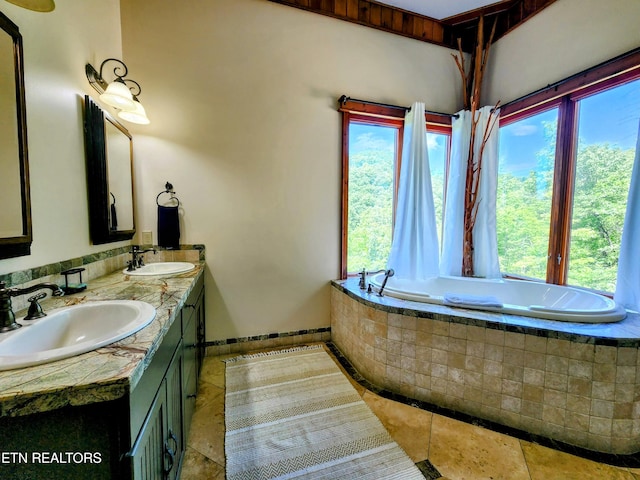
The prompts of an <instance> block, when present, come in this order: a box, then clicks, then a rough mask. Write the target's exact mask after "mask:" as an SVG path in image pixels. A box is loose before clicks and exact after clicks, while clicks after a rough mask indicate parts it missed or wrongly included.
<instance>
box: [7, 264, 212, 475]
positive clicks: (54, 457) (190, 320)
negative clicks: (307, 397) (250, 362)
mask: <svg viewBox="0 0 640 480" xmlns="http://www.w3.org/2000/svg"><path fill="white" fill-rule="evenodd" d="M203 287H204V277H203V272H202V265H198V266H197V267H196V269H194V270H192V271H191V272H188V273H184V274H181V275H177V276H171V277H166V276H158V277H133V276H129V275H124V274H122V273H121V272H119V271H118V272H114V273H112V274H109V275H106V276H104V277H101V278H99V279H96V280H94V281H93V282H92V283H91V285H90V287H89V289H88V290H86V291H85V292H82V293H81V294H76V295H73V296H68V297H61V298H56V299H50V300H49V301H48V303H47V309H51V308H55V307H59V306H63V305H65V304H66V305H68V304H72V303H74V302H87V301H99V300H113V299H130V300H133V299H135V300H143V301H145V302H148V303H150V304H151V305H153V306H154V307H155V308H156V317H155V319H154V320H153V321H152V322H151V324H149V325H148V326H147V327H145V328H144V329H142V330H140V331H139V332H137V333H135V334H133V335H131V336H130V337H127V338H125V339H124V340H122V341H120V342H117V343H115V344H112V345H108V346H106V347H102V348H100V349H98V350H95V351H93V352H89V353H85V354H83V355H79V356H76V357H72V358H68V359H65V360H60V361H57V362H53V363H49V364H45V365H39V366H34V367H29V368H23V369H18V370H10V371H5V372H0V478H2V479H3V480H8V479H18V478H50V479H55V478H65V479H69V480H70V479H85V478H91V479H138V478H145V479H176V478H179V476H180V470H181V466H182V459H183V456H184V451H185V447H186V441H187V436H188V433H189V426H190V423H191V417H192V415H193V411H194V408H195V398H196V394H197V390H198V377H199V371H200V368H201V365H202V359H203V357H204V333H205V332H204V329H205V326H204V325H205V323H204V322H205V319H204V298H203V297H204V293H203V292H204V289H203ZM27 328H28V327H27Z"/></svg>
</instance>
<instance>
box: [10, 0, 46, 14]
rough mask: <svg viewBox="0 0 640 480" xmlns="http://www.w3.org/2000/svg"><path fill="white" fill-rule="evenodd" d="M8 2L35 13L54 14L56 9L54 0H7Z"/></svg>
mask: <svg viewBox="0 0 640 480" xmlns="http://www.w3.org/2000/svg"><path fill="white" fill-rule="evenodd" d="M7 2H9V3H13V4H14V5H17V6H19V7H22V8H26V9H28V10H33V11H34V12H52V11H53V9H54V8H56V4H55V3H54V1H53V0H7Z"/></svg>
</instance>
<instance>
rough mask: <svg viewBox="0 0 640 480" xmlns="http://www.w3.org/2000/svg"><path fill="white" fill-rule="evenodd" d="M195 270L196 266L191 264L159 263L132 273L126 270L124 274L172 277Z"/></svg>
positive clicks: (137, 269)
mask: <svg viewBox="0 0 640 480" xmlns="http://www.w3.org/2000/svg"><path fill="white" fill-rule="evenodd" d="M194 268H196V266H195V265H194V264H193V263H189V262H158V263H150V264H148V265H145V266H144V267H139V268H136V269H135V270H132V271H130V272H129V271H127V269H126V268H125V269H124V270H123V271H122V273H124V274H126V275H172V274H175V273H184V272H188V271H190V270H193V269H194Z"/></svg>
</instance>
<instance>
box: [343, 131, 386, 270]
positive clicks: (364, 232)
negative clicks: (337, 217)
mask: <svg viewBox="0 0 640 480" xmlns="http://www.w3.org/2000/svg"><path fill="white" fill-rule="evenodd" d="M398 130H399V127H393V126H383V125H370V124H366V123H356V122H353V123H351V124H350V125H349V180H348V182H349V200H348V201H349V207H348V212H349V222H348V232H349V235H348V237H347V238H348V240H347V242H348V244H347V266H348V267H350V270H351V271H355V270H356V269H361V268H367V269H368V270H380V269H382V268H385V264H386V262H387V257H388V256H389V250H390V249H391V235H392V227H393V205H394V201H393V197H394V191H395V176H394V171H395V169H396V158H397V154H398Z"/></svg>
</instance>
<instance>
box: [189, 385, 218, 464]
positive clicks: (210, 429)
mask: <svg viewBox="0 0 640 480" xmlns="http://www.w3.org/2000/svg"><path fill="white" fill-rule="evenodd" d="M203 388H205V383H204V382H203ZM216 389H217V391H216ZM205 392H206V393H203V395H200V394H199V395H198V397H199V398H200V399H201V400H200V402H201V403H197V404H196V410H195V412H194V414H193V419H192V420H191V431H190V433H189V439H188V441H187V446H189V447H191V448H192V449H194V450H196V451H198V452H199V453H201V454H202V455H204V456H205V457H207V458H209V459H210V460H213V461H214V462H216V463H218V464H220V465H223V466H224V464H225V456H224V431H225V430H224V390H222V389H220V388H219V387H216V386H214V385H209V387H207V390H205ZM205 395H206V396H212V398H211V399H209V400H202V398H203V396H205Z"/></svg>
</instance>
